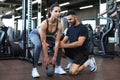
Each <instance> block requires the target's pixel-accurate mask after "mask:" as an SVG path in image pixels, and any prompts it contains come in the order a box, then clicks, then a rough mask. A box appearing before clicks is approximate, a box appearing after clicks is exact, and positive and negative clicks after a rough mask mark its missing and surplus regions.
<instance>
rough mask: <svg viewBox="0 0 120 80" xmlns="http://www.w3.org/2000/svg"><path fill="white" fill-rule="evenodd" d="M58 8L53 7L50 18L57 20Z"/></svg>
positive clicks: (58, 15)
mask: <svg viewBox="0 0 120 80" xmlns="http://www.w3.org/2000/svg"><path fill="white" fill-rule="evenodd" d="M60 11H61V9H60V7H54V8H53V10H52V11H51V17H53V18H59V17H60Z"/></svg>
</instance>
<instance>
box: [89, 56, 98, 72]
mask: <svg viewBox="0 0 120 80" xmlns="http://www.w3.org/2000/svg"><path fill="white" fill-rule="evenodd" d="M90 60H91V63H90V65H89V67H90V71H91V72H95V71H96V70H97V65H96V61H95V58H94V57H92V58H91V59H90Z"/></svg>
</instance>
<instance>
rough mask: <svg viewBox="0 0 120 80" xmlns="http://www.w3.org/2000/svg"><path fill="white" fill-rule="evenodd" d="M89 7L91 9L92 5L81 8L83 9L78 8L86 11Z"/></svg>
mask: <svg viewBox="0 0 120 80" xmlns="http://www.w3.org/2000/svg"><path fill="white" fill-rule="evenodd" d="M91 7H93V5H89V6H83V7H80V8H79V9H86V8H91Z"/></svg>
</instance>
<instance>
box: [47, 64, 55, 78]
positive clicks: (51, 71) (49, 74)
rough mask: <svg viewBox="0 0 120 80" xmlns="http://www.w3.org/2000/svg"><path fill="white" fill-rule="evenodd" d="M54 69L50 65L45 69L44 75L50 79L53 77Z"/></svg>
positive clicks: (53, 66)
mask: <svg viewBox="0 0 120 80" xmlns="http://www.w3.org/2000/svg"><path fill="white" fill-rule="evenodd" d="M54 69H55V65H52V64H50V65H48V66H47V67H46V75H47V76H48V77H52V76H53V75H54Z"/></svg>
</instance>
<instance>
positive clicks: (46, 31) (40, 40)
mask: <svg viewBox="0 0 120 80" xmlns="http://www.w3.org/2000/svg"><path fill="white" fill-rule="evenodd" d="M59 17H60V7H59V5H58V4H57V3H55V4H53V5H51V6H50V8H49V14H48V18H47V19H45V20H43V22H42V23H41V26H40V28H39V29H34V30H33V31H32V32H31V34H30V39H31V41H32V42H33V44H34V53H33V61H34V62H33V70H32V76H33V77H39V76H40V75H39V73H38V71H37V68H36V67H37V63H38V59H39V55H40V51H41V50H42V48H43V53H44V63H45V67H47V66H48V65H49V64H50V63H52V65H55V62H56V67H55V73H56V74H66V72H65V71H64V70H63V69H62V68H61V66H60V61H61V49H59V42H60V39H61V34H62V24H61V23H60V21H59V20H58V18H59ZM48 35H49V37H47V36H48ZM46 42H47V43H49V44H52V45H53V46H54V55H53V57H52V59H51V60H50V58H49V56H48V47H47V45H46Z"/></svg>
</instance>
